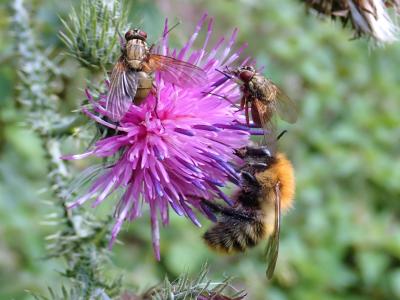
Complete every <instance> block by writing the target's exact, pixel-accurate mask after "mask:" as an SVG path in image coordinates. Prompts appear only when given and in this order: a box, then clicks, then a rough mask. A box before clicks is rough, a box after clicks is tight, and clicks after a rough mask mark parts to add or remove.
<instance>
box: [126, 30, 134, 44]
mask: <svg viewBox="0 0 400 300" xmlns="http://www.w3.org/2000/svg"><path fill="white" fill-rule="evenodd" d="M133 36H134V33H133V30H129V31H127V32H126V33H125V39H126V40H127V41H129V40H131V39H133Z"/></svg>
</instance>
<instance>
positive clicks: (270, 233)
mask: <svg viewBox="0 0 400 300" xmlns="http://www.w3.org/2000/svg"><path fill="white" fill-rule="evenodd" d="M271 149H273V148H271V147H270V148H268V147H266V146H257V147H250V146H248V147H244V148H241V149H238V150H237V151H236V155H237V156H239V157H240V158H242V159H243V160H244V162H245V163H244V165H243V166H242V167H241V176H242V186H241V189H240V190H239V191H238V192H237V194H236V195H235V198H234V200H235V203H234V206H233V207H227V206H222V205H219V204H216V203H213V202H210V201H208V200H205V199H203V201H202V204H203V205H204V206H205V207H206V208H208V209H210V210H211V211H212V212H213V213H215V214H219V215H221V216H222V217H221V218H220V219H219V220H218V222H217V223H216V224H215V225H214V226H212V227H211V228H210V229H208V230H207V231H206V233H205V234H204V236H203V238H204V240H205V242H206V243H207V244H208V246H209V247H210V248H211V249H213V250H217V251H220V252H225V253H231V252H237V251H241V252H242V251H245V250H246V248H248V247H253V246H255V245H257V244H258V243H259V242H260V241H262V240H264V239H266V238H269V241H268V244H267V249H266V258H267V263H268V267H267V272H266V275H267V277H268V278H269V279H270V278H271V277H272V275H273V273H274V270H275V266H276V261H277V259H278V251H279V232H280V219H281V211H286V210H288V209H289V208H290V207H291V206H292V204H293V197H294V192H295V178H294V171H293V167H292V164H291V163H290V161H289V160H288V159H287V158H286V156H285V155H284V154H282V153H279V152H278V153H272V152H271Z"/></svg>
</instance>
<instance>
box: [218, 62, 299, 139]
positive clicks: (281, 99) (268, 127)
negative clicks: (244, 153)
mask: <svg viewBox="0 0 400 300" xmlns="http://www.w3.org/2000/svg"><path fill="white" fill-rule="evenodd" d="M222 73H223V74H224V75H225V76H226V78H225V79H226V80H228V79H237V80H238V83H239V84H240V85H241V91H242V98H241V101H240V109H242V110H243V109H244V110H245V116H246V124H247V126H250V116H249V114H250V113H251V116H252V120H253V122H254V124H255V125H256V126H257V127H259V128H264V129H265V134H266V135H269V136H271V135H270V133H271V132H274V131H275V118H274V116H275V115H276V113H277V114H278V116H279V117H281V119H283V120H284V121H286V122H288V123H295V122H296V120H297V114H298V113H297V111H298V109H297V105H296V103H295V102H294V101H292V100H291V99H290V98H289V97H288V96H287V95H286V94H285V93H284V92H283V91H282V90H281V89H280V88H279V87H278V86H277V85H276V84H274V83H273V82H272V81H271V80H269V79H268V78H266V77H264V76H263V75H261V74H260V73H258V72H257V71H256V70H255V68H254V67H252V66H242V67H239V68H237V69H235V70H230V69H229V68H226V71H224V72H222ZM224 98H225V97H224ZM225 99H226V98H225ZM266 141H268V136H266Z"/></svg>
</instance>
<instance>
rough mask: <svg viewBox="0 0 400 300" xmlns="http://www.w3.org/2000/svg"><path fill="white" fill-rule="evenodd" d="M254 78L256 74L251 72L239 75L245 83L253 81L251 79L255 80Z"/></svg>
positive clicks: (243, 72)
mask: <svg viewBox="0 0 400 300" xmlns="http://www.w3.org/2000/svg"><path fill="white" fill-rule="evenodd" d="M253 76H254V72H252V71H249V70H245V71H242V72H240V74H239V78H240V80H242V81H243V82H249V81H250V80H251V78H253Z"/></svg>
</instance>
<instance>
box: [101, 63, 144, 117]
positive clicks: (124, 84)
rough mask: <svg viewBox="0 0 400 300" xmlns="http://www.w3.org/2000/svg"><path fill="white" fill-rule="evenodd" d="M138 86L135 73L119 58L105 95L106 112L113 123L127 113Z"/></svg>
mask: <svg viewBox="0 0 400 300" xmlns="http://www.w3.org/2000/svg"><path fill="white" fill-rule="evenodd" d="M137 86H138V78H137V73H136V72H135V71H132V70H130V69H129V67H128V66H127V64H126V62H125V59H124V58H123V57H121V58H120V59H119V60H118V62H117V63H116V64H115V66H114V68H113V70H112V72H111V78H110V88H109V90H108V94H107V102H106V110H107V111H108V112H110V118H111V119H112V120H113V121H119V120H120V119H121V118H122V117H123V116H124V115H125V113H126V112H127V111H128V109H129V106H130V105H131V103H132V100H133V99H134V98H135V95H136V90H137Z"/></svg>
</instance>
